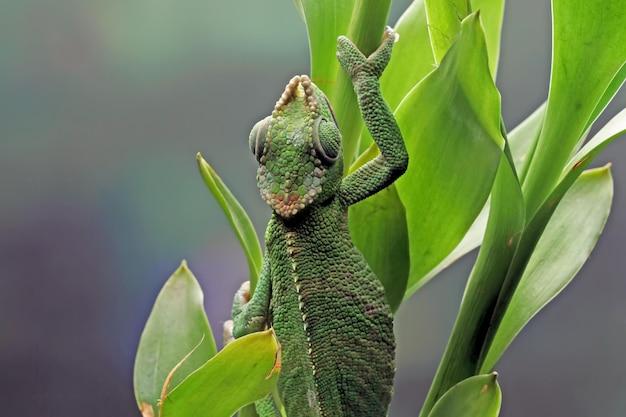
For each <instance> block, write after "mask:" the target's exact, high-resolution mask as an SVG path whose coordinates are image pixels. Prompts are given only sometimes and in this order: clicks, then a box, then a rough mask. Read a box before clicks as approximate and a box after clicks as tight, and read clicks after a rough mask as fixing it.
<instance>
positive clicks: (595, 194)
mask: <svg viewBox="0 0 626 417" xmlns="http://www.w3.org/2000/svg"><path fill="white" fill-rule="evenodd" d="M612 197H613V181H612V179H611V174H610V171H609V167H604V168H600V169H595V170H590V171H586V172H585V173H583V174H582V175H581V176H580V177H579V178H578V180H577V181H576V182H575V183H574V185H573V186H572V187H571V188H570V190H569V191H568V192H567V194H565V196H564V198H563V200H562V201H561V203H560V204H559V206H558V207H557V209H556V211H555V212H554V215H553V216H552V218H551V219H550V222H549V223H548V225H547V226H546V229H545V231H544V233H543V235H542V236H541V238H540V239H539V242H538V243H537V246H536V247H535V250H534V251H533V254H532V256H531V257H530V260H529V262H528V265H527V267H526V270H525V271H524V274H523V276H522V278H521V280H520V282H519V284H518V287H517V290H516V291H515V293H514V295H513V298H512V299H511V302H510V304H509V307H508V308H507V310H506V313H505V315H504V318H503V319H502V321H501V323H500V326H499V329H498V332H497V333H496V336H495V338H494V340H493V342H492V344H491V347H490V349H489V353H488V354H487V356H486V359H485V361H484V363H483V365H482V367H481V370H482V371H487V370H490V369H493V367H494V366H495V364H496V362H497V361H498V359H499V358H500V357H501V356H502V354H503V353H504V351H505V350H506V348H507V347H508V346H509V344H510V343H511V342H512V341H513V339H514V338H515V336H517V334H518V333H519V332H520V331H521V329H522V328H523V327H524V326H525V325H526V323H527V322H528V321H530V319H531V318H532V317H533V316H534V315H535V314H537V313H538V312H539V310H541V309H542V308H543V307H544V306H545V305H546V304H547V303H549V302H550V301H551V300H552V299H553V298H554V297H556V295H557V294H558V293H559V292H561V290H563V288H565V286H566V285H567V284H569V283H570V281H571V280H572V279H573V278H574V276H575V275H576V273H577V272H578V271H579V270H580V268H581V267H582V266H583V264H584V263H585V261H586V260H587V258H588V257H589V254H590V253H591V250H592V249H593V247H594V246H595V244H596V241H597V240H598V238H599V236H600V233H601V232H602V229H603V228H604V225H605V223H606V219H607V217H608V215H609V211H610V209H611V202H612Z"/></svg>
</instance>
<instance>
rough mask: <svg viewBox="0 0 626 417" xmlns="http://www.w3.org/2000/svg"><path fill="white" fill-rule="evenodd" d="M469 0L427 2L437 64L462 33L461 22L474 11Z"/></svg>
mask: <svg viewBox="0 0 626 417" xmlns="http://www.w3.org/2000/svg"><path fill="white" fill-rule="evenodd" d="M471 9H472V6H471V5H470V1H469V0H450V1H440V0H426V15H427V16H428V17H427V20H428V31H429V33H430V43H431V46H432V50H433V54H434V55H435V62H437V63H439V62H441V59H442V58H443V56H444V55H445V54H446V52H448V49H450V46H452V44H453V43H454V41H455V40H456V38H457V36H458V34H459V32H461V22H462V21H463V19H465V17H466V16H467V15H468V14H470V12H471V11H472V10H471Z"/></svg>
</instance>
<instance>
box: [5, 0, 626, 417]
mask: <svg viewBox="0 0 626 417" xmlns="http://www.w3.org/2000/svg"><path fill="white" fill-rule="evenodd" d="M408 3H409V2H408V1H407V0H402V1H397V2H396V3H395V4H394V9H393V12H392V17H391V19H390V21H391V22H394V21H395V20H396V19H397V17H398V16H399V13H400V11H401V10H402V9H403V8H405V7H406V5H407V4H408ZM549 13H550V8H549V4H548V2H547V1H539V0H533V1H528V2H511V3H510V4H508V5H507V13H506V17H505V28H504V34H503V36H504V37H503V44H502V54H501V63H500V72H499V75H498V84H499V86H500V88H501V91H502V95H503V112H504V120H505V122H506V124H507V127H508V128H509V129H511V128H512V127H514V126H515V125H516V124H517V123H519V122H520V121H521V120H523V119H524V117H525V116H526V115H527V114H529V113H530V112H531V111H532V110H533V109H534V108H535V107H536V106H538V105H539V104H540V103H541V102H542V101H543V100H544V99H545V97H546V94H547V87H548V80H549V60H550V14H549ZM0 39H2V41H0V52H1V55H0V56H1V59H0V110H1V111H0V170H1V175H0V196H1V197H0V369H2V377H1V378H0V403H2V410H3V411H2V412H1V413H0V414H2V415H5V416H11V417H31V416H38V415H45V416H59V417H61V416H63V417H73V416H83V415H86V414H88V415H91V416H94V417H95V416H112V415H115V416H133V415H135V416H137V415H139V412H138V411H137V409H136V405H135V403H134V398H133V389H132V370H133V360H134V353H135V349H136V347H137V343H138V340H139V336H140V333H141V330H142V328H143V324H144V322H145V320H146V318H147V317H148V314H149V312H150V308H151V305H152V302H153V301H154V299H155V297H156V295H157V293H158V291H159V289H160V287H161V286H162V284H163V283H164V281H165V280H166V279H167V277H168V276H169V275H170V274H171V273H172V272H173V271H174V270H175V269H176V267H177V266H178V264H179V262H180V260H181V259H182V258H186V259H187V260H188V262H189V265H190V267H191V269H192V270H193V271H194V273H195V274H196V276H197V277H198V279H199V280H200V282H201V285H202V287H203V289H204V291H205V303H206V308H207V312H208V315H209V320H210V321H211V323H212V324H213V327H214V329H215V332H216V334H217V335H219V334H220V333H221V331H220V328H221V322H222V321H224V320H226V319H228V315H229V311H230V300H231V298H232V294H233V293H234V291H235V289H236V288H238V286H239V284H240V283H241V282H242V281H243V280H244V279H245V278H246V275H247V267H246V264H245V258H244V256H243V254H242V251H241V249H240V248H239V246H238V243H237V241H236V239H235V238H234V236H233V234H232V232H231V231H230V228H229V226H228V224H227V223H226V220H225V218H224V216H223V214H222V213H221V211H220V209H219V207H218V206H217V204H216V203H215V202H214V201H213V199H212V197H211V195H210V194H209V192H208V190H207V189H206V187H205V186H204V184H203V183H202V180H201V179H200V176H199V174H198V173H197V169H196V165H195V159H194V158H195V154H196V152H197V151H200V152H202V153H203V155H204V157H205V158H206V159H207V160H208V161H209V162H210V163H211V164H212V165H213V166H214V167H215V169H216V170H217V172H219V173H220V175H221V176H222V178H223V179H224V180H225V182H226V183H227V184H228V185H229V187H230V188H231V189H232V190H233V192H234V194H235V195H236V196H237V198H239V199H240V201H241V203H242V204H243V205H244V207H245V208H246V209H247V210H248V212H249V213H250V215H251V217H252V219H253V221H254V223H255V225H256V226H257V228H258V231H259V233H261V234H262V233H263V230H264V227H265V222H266V221H267V219H268V217H269V211H268V208H267V207H266V206H265V204H264V203H263V202H262V201H261V199H260V198H259V196H258V191H257V190H256V184H255V179H254V178H255V169H256V168H255V162H254V159H253V157H252V155H251V154H250V151H249V149H248V141H247V137H248V133H249V131H250V128H251V126H252V125H253V124H254V123H255V122H256V121H257V120H259V119H260V118H261V117H263V116H265V115H266V114H268V113H269V112H270V110H271V108H272V106H273V104H274V102H275V100H276V99H277V98H278V96H279V95H280V93H281V91H282V89H283V87H284V85H285V83H286V82H287V81H288V80H289V78H290V77H291V76H292V75H293V74H296V73H306V72H308V47H307V40H306V33H305V28H304V24H303V23H302V21H301V20H300V18H299V16H298V15H297V13H296V10H295V7H294V6H293V4H292V3H291V2H282V1H281V2H279V1H269V2H246V3H245V5H244V4H241V3H238V2H230V3H228V2H212V1H197V0H180V1H177V2H173V1H167V0H160V1H159V0H156V1H155V0H151V1H148V0H136V1H133V2H129V1H120V0H108V1H106V2H102V1H100V2H98V1H94V0H83V1H76V0H59V1H56V2H54V3H49V2H41V1H35V0H20V1H19V2H18V1H13V2H2V3H0ZM599 47H600V45H599ZM624 106H626V97H625V94H624V93H622V94H621V95H620V96H618V97H617V98H616V99H615V101H614V103H613V105H612V106H611V108H610V109H609V110H608V111H607V112H606V116H604V117H603V119H602V120H603V121H604V122H606V121H607V120H608V116H612V115H613V114H615V113H616V112H617V111H618V110H619V109H621V108H623V107H624ZM608 161H613V162H614V165H613V175H614V178H615V199H614V206H613V212H612V214H611V217H610V218H609V222H608V224H607V227H606V230H605V232H604V234H603V236H602V237H601V239H600V242H599V244H598V246H597V248H596V250H595V251H594V253H593V254H592V256H591V259H590V260H589V262H588V263H587V265H586V266H585V267H584V268H583V270H582V271H581V273H580V274H579V276H578V277H577V279H576V280H575V281H574V283H573V284H572V285H571V286H570V287H569V288H568V289H567V290H566V291H565V293H564V294H563V295H562V296H561V297H559V298H558V300H557V301H556V302H554V303H553V304H551V305H550V306H549V307H548V308H547V309H546V310H545V311H544V312H543V313H542V314H540V315H539V317H538V318H537V319H535V320H534V321H532V322H531V324H530V325H529V326H528V327H527V328H526V329H525V330H524V331H523V332H522V334H521V335H520V337H519V338H518V340H516V342H515V343H514V344H513V345H512V346H511V348H510V349H509V351H508V352H507V353H506V355H505V356H504V358H503V360H502V361H501V362H500V364H499V366H498V371H499V372H500V375H501V379H500V383H501V385H502V388H503V395H504V404H503V415H504V416H509V417H513V416H526V415H533V416H554V415H568V416H572V417H574V416H589V415H603V416H605V417H608V416H623V415H624V410H626V397H624V396H623V395H621V394H622V393H623V392H624V390H625V389H626V383H625V382H624V378H623V375H624V372H625V371H626V364H625V361H624V359H623V352H624V351H626V336H625V335H626V332H625V331H624V330H625V329H626V304H625V303H624V301H623V300H624V294H625V292H626V283H625V282H624V280H623V277H624V272H623V271H624V269H625V268H626V257H625V256H624V253H625V251H624V246H625V242H626V239H625V238H624V234H625V232H626V214H625V210H624V208H625V207H626V199H625V198H624V194H625V191H626V143H625V142H624V139H621V140H618V141H617V142H615V143H614V144H613V145H611V146H610V147H609V148H608V149H607V150H606V151H605V152H604V153H603V154H602V155H601V157H600V159H599V160H598V161H597V163H596V164H595V166H598V165H602V164H604V163H606V162H608ZM471 265H472V260H471V259H465V260H463V261H462V262H460V263H458V264H456V265H455V266H453V267H452V268H451V269H450V270H448V271H446V272H445V273H444V274H443V275H442V276H441V277H439V278H438V279H436V280H435V281H433V282H432V283H431V284H429V285H427V286H426V287H425V288H424V289H423V290H422V291H420V292H419V293H418V294H417V295H416V296H414V297H413V298H412V299H411V300H410V301H409V302H407V303H406V304H404V305H403V307H402V308H401V310H400V313H399V315H398V318H397V325H396V333H397V338H398V341H399V348H398V378H397V387H396V398H395V399H394V404H393V407H392V411H391V413H390V415H391V416H393V417H405V416H407V417H408V416H416V415H417V411H418V409H419V406H420V404H421V402H422V401H423V398H424V396H425V393H426V390H427V389H428V384H429V383H430V380H431V378H432V375H433V373H434V371H435V368H436V366H437V364H438V361H439V359H440V357H441V354H442V352H443V348H444V346H445V343H446V340H447V337H448V335H449V331H450V329H451V326H452V322H453V320H454V317H455V314H456V310H457V307H458V303H459V300H460V297H461V294H462V290H463V286H464V280H465V278H466V277H467V274H468V273H469V269H470V268H471Z"/></svg>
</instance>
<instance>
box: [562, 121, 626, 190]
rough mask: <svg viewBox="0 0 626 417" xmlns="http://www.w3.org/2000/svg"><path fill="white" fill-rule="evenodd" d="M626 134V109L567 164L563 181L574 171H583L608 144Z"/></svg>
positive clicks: (563, 173)
mask: <svg viewBox="0 0 626 417" xmlns="http://www.w3.org/2000/svg"><path fill="white" fill-rule="evenodd" d="M625 132H626V109H624V110H622V111H621V112H619V113H618V114H617V115H616V116H615V117H613V118H612V119H611V120H610V121H609V122H608V123H607V124H606V125H604V127H603V128H602V129H600V130H599V131H598V133H596V135H595V136H594V137H593V138H591V140H589V142H587V143H586V144H585V146H583V148H582V149H581V150H580V151H578V153H577V154H576V155H574V157H572V158H571V159H570V161H569V163H568V164H567V167H565V169H564V170H563V172H562V173H561V178H560V180H561V181H564V180H565V179H566V177H567V176H569V175H571V173H572V171H581V170H582V169H584V168H585V167H586V166H587V165H588V164H589V163H590V162H591V161H593V159H594V158H595V157H596V155H598V154H599V153H600V151H601V150H602V149H604V148H605V147H606V146H607V145H608V144H610V143H611V142H613V140H615V139H617V138H618V137H620V136H621V135H623V134H624V133H625ZM581 167H582V168H581Z"/></svg>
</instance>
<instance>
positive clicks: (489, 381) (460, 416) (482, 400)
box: [428, 372, 502, 417]
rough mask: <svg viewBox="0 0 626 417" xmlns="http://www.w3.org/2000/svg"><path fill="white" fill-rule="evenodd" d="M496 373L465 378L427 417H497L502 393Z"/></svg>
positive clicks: (442, 398)
mask: <svg viewBox="0 0 626 417" xmlns="http://www.w3.org/2000/svg"><path fill="white" fill-rule="evenodd" d="M497 376H498V374H497V373H496V372H493V373H490V374H486V375H476V376H472V377H470V378H467V379H465V380H463V381H461V382H459V383H458V384H456V385H455V386H453V387H452V388H450V390H449V391H448V392H446V393H445V394H444V395H443V396H442V397H441V399H440V400H439V401H437V404H435V406H434V407H433V410H432V411H431V413H430V414H429V415H428V416H429V417H497V416H498V414H499V413H500V404H501V402H502V393H501V391H500V386H499V385H498V381H497V380H496V378H497Z"/></svg>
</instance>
